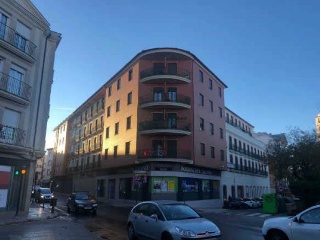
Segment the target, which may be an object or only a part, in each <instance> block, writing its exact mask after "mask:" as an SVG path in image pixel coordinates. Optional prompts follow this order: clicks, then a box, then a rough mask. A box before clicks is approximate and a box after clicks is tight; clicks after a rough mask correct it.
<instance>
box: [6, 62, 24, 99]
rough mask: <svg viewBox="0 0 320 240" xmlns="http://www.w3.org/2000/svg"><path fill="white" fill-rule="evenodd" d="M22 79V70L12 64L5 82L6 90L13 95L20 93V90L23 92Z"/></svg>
mask: <svg viewBox="0 0 320 240" xmlns="http://www.w3.org/2000/svg"><path fill="white" fill-rule="evenodd" d="M23 79H24V70H23V69H22V68H20V67H18V66H16V65H12V67H11V68H10V72H9V80H8V82H7V91H8V92H10V93H13V94H15V95H20V92H23V89H21V87H22V84H23V83H22V82H23Z"/></svg>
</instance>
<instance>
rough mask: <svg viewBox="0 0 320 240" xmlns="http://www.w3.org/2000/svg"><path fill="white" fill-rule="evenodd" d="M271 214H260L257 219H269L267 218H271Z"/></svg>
mask: <svg viewBox="0 0 320 240" xmlns="http://www.w3.org/2000/svg"><path fill="white" fill-rule="evenodd" d="M271 215H272V214H262V215H260V216H259V217H261V218H264V217H269V216H271Z"/></svg>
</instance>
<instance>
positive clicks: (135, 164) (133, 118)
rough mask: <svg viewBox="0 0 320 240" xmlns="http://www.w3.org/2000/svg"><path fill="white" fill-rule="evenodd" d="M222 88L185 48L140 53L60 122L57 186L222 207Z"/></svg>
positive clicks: (117, 196) (118, 196)
mask: <svg viewBox="0 0 320 240" xmlns="http://www.w3.org/2000/svg"><path fill="white" fill-rule="evenodd" d="M225 88H226V85H225V84H224V83H223V82H222V81H221V80H220V79H219V78H218V77H217V76H216V75H215V74H214V73H213V72H212V71H211V70H210V69H209V68H208V67H207V66H206V65H205V64H204V63H202V62H201V61H200V59H198V58H197V57H196V56H195V55H194V54H192V53H190V52H188V51H184V50H181V49H176V48H155V49H149V50H145V51H142V52H140V53H139V54H137V55H136V56H135V57H134V58H133V59H131V60H130V61H129V62H128V63H127V64H126V65H125V66H124V67H123V68H121V69H120V70H119V71H118V72H117V73H116V74H115V75H114V76H113V77H112V78H111V79H110V80H109V81H108V82H107V83H106V84H105V85H103V86H102V87H101V88H100V89H99V90H98V91H97V92H96V93H95V94H94V95H92V96H91V97H90V98H89V99H88V100H87V101H86V102H85V103H83V104H82V105H81V106H80V107H79V108H78V109H77V110H76V111H75V112H74V113H72V114H71V115H70V116H69V117H68V118H67V119H66V120H65V121H64V122H63V123H61V124H60V125H62V124H67V125H68V126H69V131H68V133H67V138H66V139H67V143H66V144H65V147H66V146H67V145H68V146H69V147H68V148H66V153H65V155H66V156H67V167H66V170H67V174H66V176H65V178H66V179H65V182H66V183H65V184H61V185H65V186H69V191H77V190H89V191H92V192H93V193H94V194H95V195H96V196H97V197H98V199H99V200H119V199H126V200H146V199H175V200H185V201H189V200H205V199H207V200H210V201H211V200H212V202H213V204H217V205H218V206H221V197H220V195H221V194H220V180H221V171H222V170H225V169H227V166H226V165H227V164H226V141H225V136H226V133H225V117H224V116H225V113H224V109H225V107H224V89H225ZM58 127H60V126H58ZM57 130H58V128H57ZM57 130H56V133H57ZM58 144H59V143H58ZM62 146H63V144H62ZM56 154H59V152H57V153H56ZM55 178H56V177H55ZM60 179H61V181H63V180H62V177H61V178H60ZM70 187H71V188H70Z"/></svg>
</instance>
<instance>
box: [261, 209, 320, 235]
mask: <svg viewBox="0 0 320 240" xmlns="http://www.w3.org/2000/svg"><path fill="white" fill-rule="evenodd" d="M262 235H263V236H264V239H266V240H315V239H320V205H315V206H313V207H310V208H308V209H306V210H304V211H302V212H301V213H299V214H297V215H296V216H294V217H276V218H270V219H267V220H265V221H264V223H263V226H262Z"/></svg>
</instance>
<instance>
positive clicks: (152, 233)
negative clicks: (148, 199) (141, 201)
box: [144, 203, 164, 239]
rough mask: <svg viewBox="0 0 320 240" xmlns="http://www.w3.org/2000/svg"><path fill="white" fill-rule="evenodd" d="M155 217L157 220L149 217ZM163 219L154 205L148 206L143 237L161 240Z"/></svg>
mask: <svg viewBox="0 0 320 240" xmlns="http://www.w3.org/2000/svg"><path fill="white" fill-rule="evenodd" d="M155 214H156V215H157V217H158V219H154V218H152V217H151V216H152V215H155ZM163 224H164V217H163V215H162V213H161V212H160V210H159V208H158V206H157V205H156V204H152V203H150V204H148V208H147V212H146V218H145V223H144V226H145V228H144V231H145V235H146V237H147V238H148V239H161V233H162V231H163Z"/></svg>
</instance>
